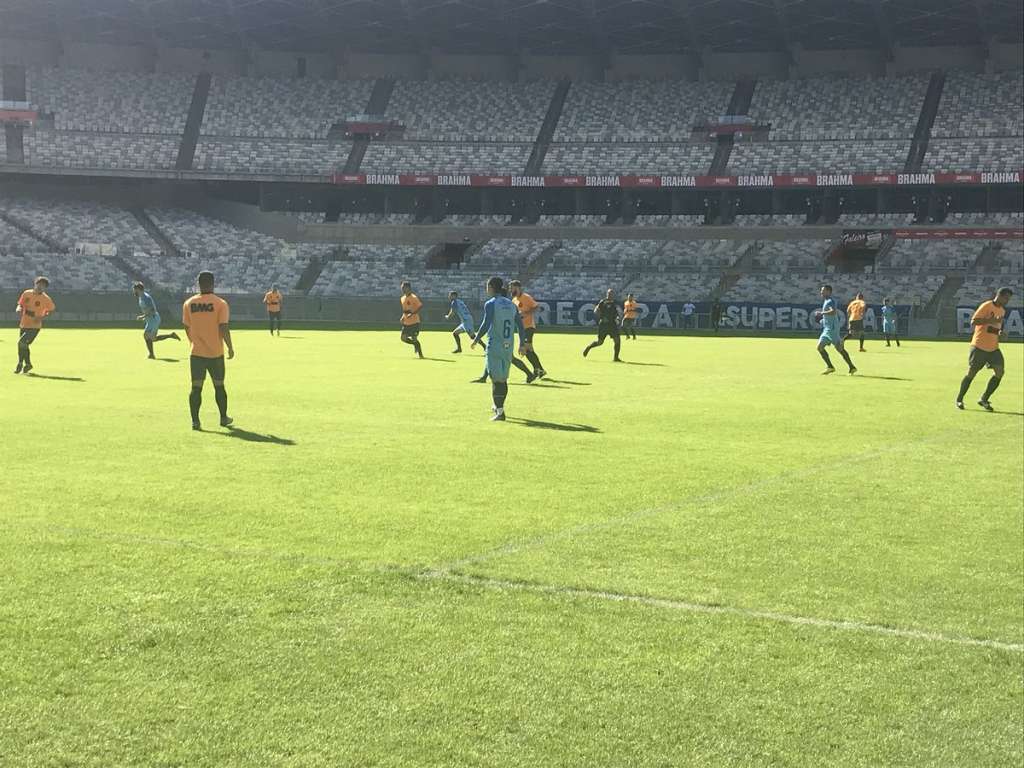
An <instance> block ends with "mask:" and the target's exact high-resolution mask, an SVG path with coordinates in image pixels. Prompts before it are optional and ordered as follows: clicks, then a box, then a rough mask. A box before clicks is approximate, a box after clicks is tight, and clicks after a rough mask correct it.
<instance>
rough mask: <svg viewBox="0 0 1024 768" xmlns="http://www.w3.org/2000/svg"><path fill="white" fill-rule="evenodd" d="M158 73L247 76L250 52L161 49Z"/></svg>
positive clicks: (158, 57) (157, 63)
mask: <svg viewBox="0 0 1024 768" xmlns="http://www.w3.org/2000/svg"><path fill="white" fill-rule="evenodd" d="M156 69H157V71H158V72H186V73H188V74H199V73H200V72H209V73H210V74H213V75H245V74H246V73H247V72H248V70H249V53H248V51H241V50H239V51H215V50H209V51H208V50H203V49H200V48H160V49H159V51H157V60H156Z"/></svg>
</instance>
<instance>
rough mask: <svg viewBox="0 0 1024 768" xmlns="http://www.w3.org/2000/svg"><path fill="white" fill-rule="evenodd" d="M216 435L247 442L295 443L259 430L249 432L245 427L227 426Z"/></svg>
mask: <svg viewBox="0 0 1024 768" xmlns="http://www.w3.org/2000/svg"><path fill="white" fill-rule="evenodd" d="M216 434H218V435H224V437H233V438H235V439H236V440H245V441H246V442H247V443H271V444H273V445H295V441H294V440H290V439H288V438H287V437H278V436H277V435H263V434H260V433H259V432H250V431H249V430H247V429H241V428H240V427H228V431H227V432H217V433H216Z"/></svg>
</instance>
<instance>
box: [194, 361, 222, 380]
mask: <svg viewBox="0 0 1024 768" xmlns="http://www.w3.org/2000/svg"><path fill="white" fill-rule="evenodd" d="M189 364H190V365H191V366H192V381H198V382H200V383H202V382H204V381H206V372H207V371H209V372H210V378H211V379H213V380H214V381H224V355H221V356H220V357H196V356H195V355H192V357H190V358H189Z"/></svg>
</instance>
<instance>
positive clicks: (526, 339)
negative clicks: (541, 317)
mask: <svg viewBox="0 0 1024 768" xmlns="http://www.w3.org/2000/svg"><path fill="white" fill-rule="evenodd" d="M536 332H537V329H536V328H523V343H524V344H533V334H535V333H536Z"/></svg>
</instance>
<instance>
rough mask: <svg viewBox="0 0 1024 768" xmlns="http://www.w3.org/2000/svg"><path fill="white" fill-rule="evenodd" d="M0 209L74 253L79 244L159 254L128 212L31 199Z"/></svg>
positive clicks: (0, 201)
mask: <svg viewBox="0 0 1024 768" xmlns="http://www.w3.org/2000/svg"><path fill="white" fill-rule="evenodd" d="M0 209H2V210H4V211H5V212H6V213H8V214H9V215H10V216H12V217H13V218H14V219H16V220H18V221H19V222H21V223H24V224H26V225H28V226H29V227H31V228H32V230H33V231H35V232H40V233H42V234H44V235H46V236H47V237H49V238H51V239H53V240H56V241H57V242H59V243H60V244H61V245H62V246H63V247H64V248H65V249H67V250H71V249H73V248H74V247H75V244H76V243H98V244H110V245H115V246H117V249H118V253H119V254H120V255H124V254H126V253H131V252H132V251H146V252H149V253H156V252H157V251H158V250H159V249H160V247H159V246H158V245H157V244H156V242H155V241H154V240H153V239H152V238H151V237H150V236H149V233H148V232H146V230H145V229H143V228H142V225H140V224H139V223H138V222H137V221H136V220H135V217H134V216H132V215H131V214H130V213H129V212H128V211H126V210H124V209H123V208H117V207H114V206H108V205H103V204H101V203H86V202H79V201H75V202H68V201H54V200H43V199H36V198H28V197H15V198H0Z"/></svg>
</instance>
